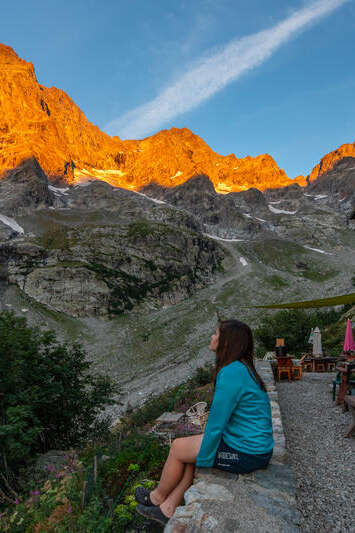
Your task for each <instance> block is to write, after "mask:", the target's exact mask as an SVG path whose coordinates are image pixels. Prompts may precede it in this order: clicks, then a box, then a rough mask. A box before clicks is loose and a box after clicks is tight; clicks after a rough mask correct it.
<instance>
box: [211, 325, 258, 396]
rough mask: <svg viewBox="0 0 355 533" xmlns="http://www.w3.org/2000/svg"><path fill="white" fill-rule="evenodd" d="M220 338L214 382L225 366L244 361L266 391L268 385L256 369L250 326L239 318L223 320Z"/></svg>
mask: <svg viewBox="0 0 355 533" xmlns="http://www.w3.org/2000/svg"><path fill="white" fill-rule="evenodd" d="M218 328H219V340H218V348H217V351H216V370H215V377H214V383H215V385H216V379H217V374H218V372H219V371H220V370H221V368H223V367H224V366H227V365H229V364H230V363H232V362H233V361H240V362H241V363H243V364H244V365H245V366H246V367H247V369H248V372H249V374H250V375H251V377H252V378H253V379H254V380H255V381H256V382H257V383H258V385H259V387H260V388H261V389H262V390H263V391H265V392H266V387H265V384H264V382H263V380H262V379H261V377H260V376H259V374H258V373H257V371H256V368H255V365H254V341H253V334H252V331H251V329H250V327H249V326H248V325H247V324H244V322H239V320H222V321H221V322H220V323H219V325H218Z"/></svg>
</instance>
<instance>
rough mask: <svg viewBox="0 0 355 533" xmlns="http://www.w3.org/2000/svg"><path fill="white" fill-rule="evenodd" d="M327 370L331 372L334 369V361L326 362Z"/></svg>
mask: <svg viewBox="0 0 355 533" xmlns="http://www.w3.org/2000/svg"><path fill="white" fill-rule="evenodd" d="M326 370H327V372H333V371H334V370H335V362H333V361H329V362H327V363H326Z"/></svg>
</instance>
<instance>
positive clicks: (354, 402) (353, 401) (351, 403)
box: [344, 396, 355, 438]
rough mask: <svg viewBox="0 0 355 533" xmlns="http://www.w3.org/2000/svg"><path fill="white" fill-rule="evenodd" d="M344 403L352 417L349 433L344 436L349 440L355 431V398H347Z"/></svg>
mask: <svg viewBox="0 0 355 533" xmlns="http://www.w3.org/2000/svg"><path fill="white" fill-rule="evenodd" d="M344 402H345V404H346V405H347V406H348V408H349V410H350V413H351V416H352V422H351V424H350V426H349V428H348V431H347V432H346V433H345V435H344V437H347V438H349V437H350V434H351V432H352V431H353V430H354V429H355V396H345V397H344Z"/></svg>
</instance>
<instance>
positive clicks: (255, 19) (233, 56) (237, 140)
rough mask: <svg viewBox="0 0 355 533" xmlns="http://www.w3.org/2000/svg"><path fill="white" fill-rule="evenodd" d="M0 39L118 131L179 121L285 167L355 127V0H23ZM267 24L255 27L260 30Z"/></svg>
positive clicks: (303, 163) (138, 133)
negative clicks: (265, 154)
mask: <svg viewBox="0 0 355 533" xmlns="http://www.w3.org/2000/svg"><path fill="white" fill-rule="evenodd" d="M1 11H2V13H1V19H0V42H2V43H4V44H7V45H9V46H12V47H13V48H14V50H15V51H16V53H17V54H18V55H19V56H20V57H22V58H23V59H26V60H28V61H32V62H33V64H34V66H35V71H36V75H37V79H38V81H39V82H40V83H42V84H43V85H46V86H48V87H51V86H56V87H59V88H61V89H63V90H64V91H66V92H67V93H68V94H69V95H70V96H71V97H72V98H73V100H74V101H75V102H76V103H77V104H78V105H79V107H80V108H81V109H82V110H83V111H84V113H85V115H86V116H87V118H88V119H89V120H90V121H91V122H93V123H94V124H97V125H98V126H99V127H100V128H101V129H103V130H104V131H107V132H108V133H110V134H116V135H119V136H120V137H121V138H123V139H124V138H132V137H133V138H142V137H144V136H148V135H152V134H153V133H155V132H156V131H159V130H160V129H163V128H170V127H172V126H176V127H187V128H189V129H191V130H192V131H193V132H195V133H197V134H198V135H200V136H201V137H202V138H203V139H204V140H205V141H206V142H207V143H208V144H209V145H210V146H211V148H212V149H213V150H215V151H216V152H218V153H220V154H223V155H227V154H229V153H235V154H236V156H237V157H245V156H246V155H252V156H255V155H258V154H260V153H265V152H266V153H269V154H271V155H272V156H273V157H274V158H275V160H276V162H277V163H278V165H279V166H280V167H282V168H284V170H285V171H286V173H287V174H288V175H289V176H290V177H294V176H296V175H298V174H307V173H308V172H309V171H310V170H311V169H312V167H313V166H314V165H315V164H316V163H318V161H319V159H320V158H321V157H322V156H323V155H324V154H325V153H327V152H329V151H331V150H334V149H335V148H337V147H338V146H339V145H340V144H343V143H345V142H354V139H355V98H354V93H355V61H354V49H355V0H348V1H346V0H316V1H308V0H307V1H304V0H214V1H212V0H189V1H185V0H181V1H179V0H174V1H172V0H129V1H128V2H127V1H124V2H123V1H121V0H116V1H113V0H100V1H98V0H70V1H69V0H60V1H59V0H21V1H16V2H12V3H9V2H7V3H6V4H5V5H3V6H2V10H1ZM260 32H263V33H260Z"/></svg>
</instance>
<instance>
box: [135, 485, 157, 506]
mask: <svg viewBox="0 0 355 533" xmlns="http://www.w3.org/2000/svg"><path fill="white" fill-rule="evenodd" d="M150 492H151V491H150V490H148V489H146V488H145V487H137V488H136V490H135V491H134V496H135V498H136V500H137V502H138V503H141V504H142V505H145V507H156V505H154V503H152V501H151V499H150V496H149V494H150Z"/></svg>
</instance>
